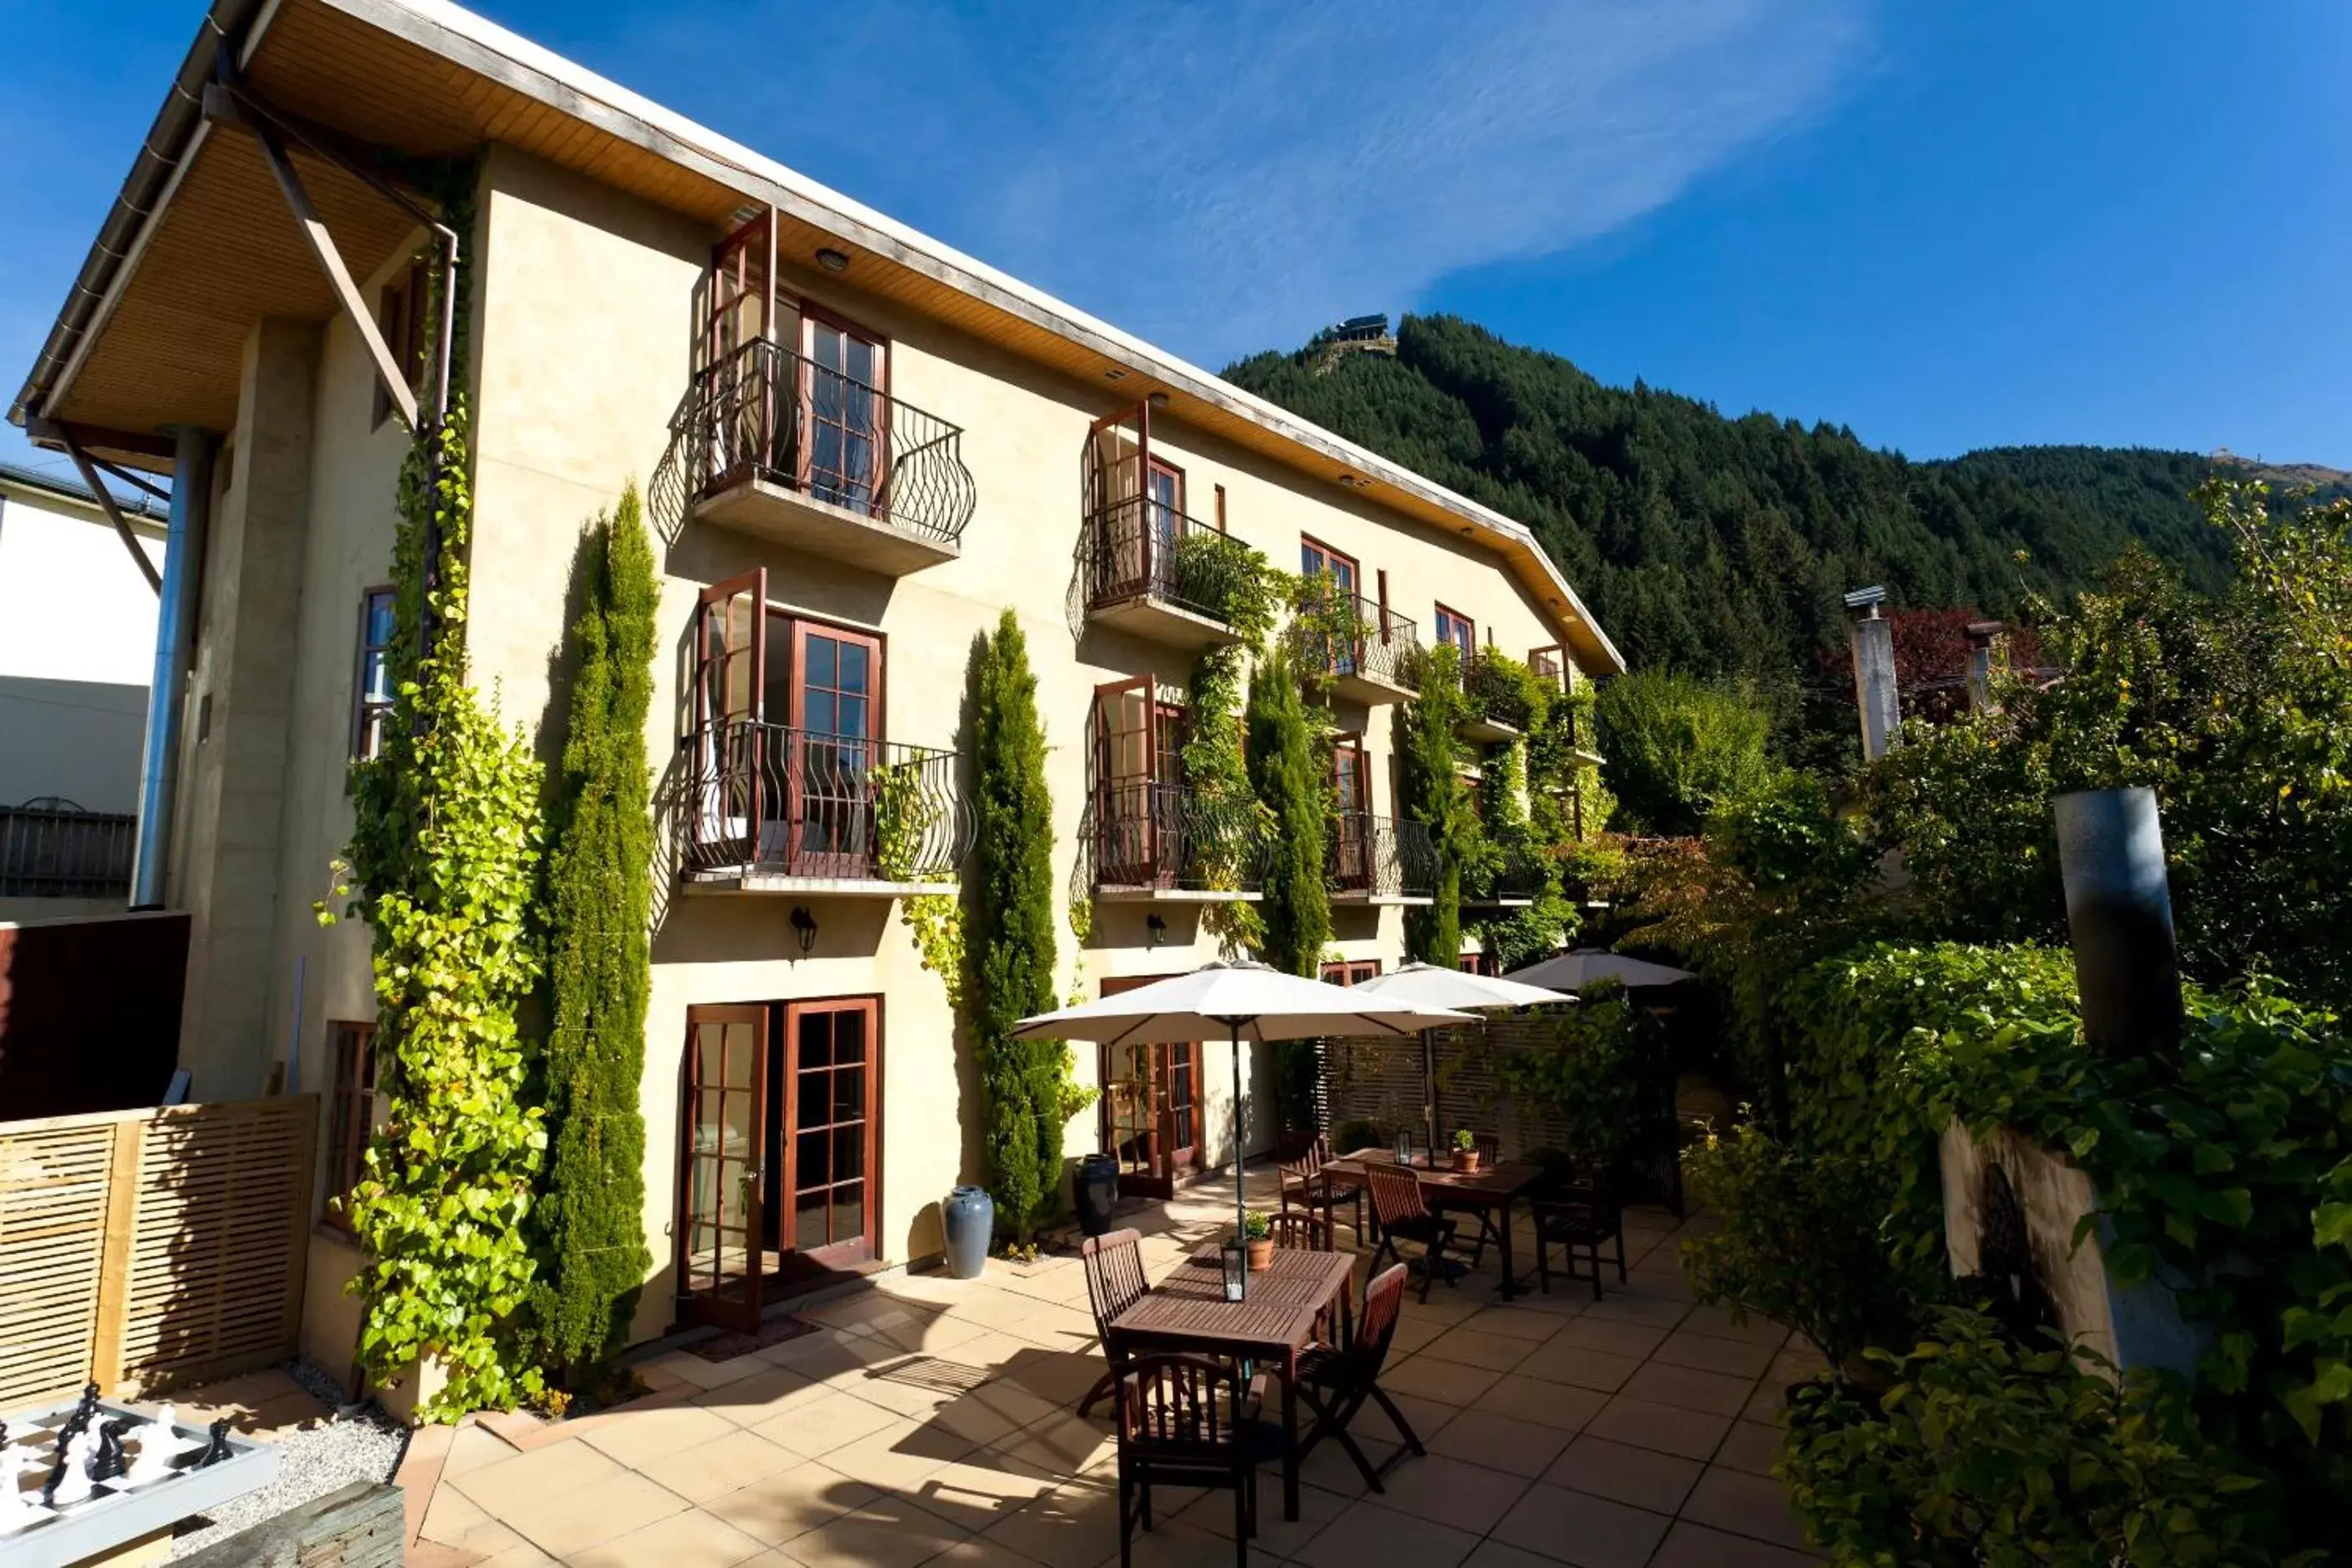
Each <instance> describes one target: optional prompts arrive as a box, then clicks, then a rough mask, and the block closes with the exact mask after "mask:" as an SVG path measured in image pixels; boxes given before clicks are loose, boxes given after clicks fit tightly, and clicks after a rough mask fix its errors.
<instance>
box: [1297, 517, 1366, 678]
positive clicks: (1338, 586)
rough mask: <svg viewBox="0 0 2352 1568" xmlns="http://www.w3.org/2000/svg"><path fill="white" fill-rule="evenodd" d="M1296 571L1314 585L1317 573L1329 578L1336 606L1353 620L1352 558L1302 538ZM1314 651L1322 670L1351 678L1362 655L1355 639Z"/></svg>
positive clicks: (1351, 638)
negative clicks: (1326, 574) (1319, 660)
mask: <svg viewBox="0 0 2352 1568" xmlns="http://www.w3.org/2000/svg"><path fill="white" fill-rule="evenodd" d="M1298 570H1299V574H1301V575H1302V576H1304V577H1305V578H1306V579H1307V581H1308V582H1309V583H1312V582H1314V580H1315V578H1316V575H1317V574H1318V573H1324V572H1328V573H1329V574H1331V590H1332V593H1333V595H1335V596H1336V597H1337V598H1338V600H1339V605H1340V606H1341V608H1342V609H1343V610H1344V611H1345V612H1346V614H1348V615H1349V616H1353V614H1354V611H1355V605H1356V592H1357V590H1356V579H1357V576H1358V570H1357V566H1356V563H1355V561H1354V559H1353V558H1352V557H1350V556H1346V555H1342V554H1340V553H1339V552H1338V551H1336V550H1334V549H1332V548H1331V547H1330V546H1329V545H1328V544H1324V543H1322V542H1319V541H1317V540H1314V539H1309V538H1306V537H1304V536H1302V537H1301V538H1300V540H1299V542H1298ZM1316 651H1317V653H1318V656H1319V657H1320V658H1321V659H1322V661H1323V667H1324V668H1326V669H1328V670H1329V671H1330V672H1331V673H1332V674H1334V675H1351V674H1353V673H1354V672H1355V668H1356V665H1357V662H1358V660H1359V659H1360V658H1362V654H1363V650H1362V649H1361V648H1360V647H1357V646H1356V638H1354V637H1349V638H1348V639H1347V640H1346V641H1344V642H1342V643H1340V644H1339V645H1338V646H1336V647H1323V648H1318V649H1317V650H1316Z"/></svg>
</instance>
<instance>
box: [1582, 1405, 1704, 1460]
mask: <svg viewBox="0 0 2352 1568" xmlns="http://www.w3.org/2000/svg"><path fill="white" fill-rule="evenodd" d="M1584 1429H1585V1431H1586V1432H1588V1433H1590V1434H1591V1436H1595V1437H1606V1438H1608V1439H1609V1440H1610V1441H1611V1442H1612V1443H1630V1444H1632V1445H1633V1447H1636V1448H1654V1449H1656V1450H1657V1451H1658V1452H1659V1453H1662V1454H1679V1455H1681V1456H1682V1457H1683V1458H1685V1459H1705V1458H1708V1457H1709V1456H1710V1455H1712V1454H1713V1453H1714V1452H1715V1447H1716V1445H1717V1444H1718V1443H1720V1442H1722V1441H1723V1435H1724V1434H1725V1433H1726V1432H1727V1431H1729V1430H1730V1429H1731V1417H1730V1416H1728V1415H1708V1414H1707V1413H1706V1412H1705V1411H1703V1410H1678V1409H1676V1408H1675V1406H1673V1405H1653V1404H1652V1403H1650V1402H1649V1401H1648V1400H1646V1399H1630V1398H1627V1397H1626V1396H1625V1395H1623V1394H1619V1395H1618V1396H1617V1397H1616V1398H1614V1399H1612V1400H1611V1401H1610V1402H1609V1403H1608V1404H1606V1405H1602V1406H1601V1414H1600V1415H1595V1416H1594V1417H1593V1418H1592V1420H1591V1423H1590V1424H1588V1425H1587V1426H1586V1427H1585V1428H1584Z"/></svg>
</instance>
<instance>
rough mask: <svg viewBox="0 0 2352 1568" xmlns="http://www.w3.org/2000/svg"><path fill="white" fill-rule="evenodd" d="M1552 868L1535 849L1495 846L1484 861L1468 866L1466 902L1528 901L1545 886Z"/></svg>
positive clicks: (1464, 875) (1464, 886)
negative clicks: (1483, 862)
mask: <svg viewBox="0 0 2352 1568" xmlns="http://www.w3.org/2000/svg"><path fill="white" fill-rule="evenodd" d="M1548 873H1549V867H1548V866H1547V865H1546V864H1545V862H1544V859H1543V857H1542V856H1541V855H1539V854H1537V853H1535V852H1534V851H1532V850H1523V849H1517V848H1513V847H1500V848H1497V849H1496V850H1495V851H1494V852H1493V854H1492V855H1491V857H1490V858H1488V859H1487V861H1486V863H1485V864H1483V865H1474V866H1465V867H1464V868H1463V871H1462V901H1463V902H1464V903H1465V904H1485V905H1495V904H1525V903H1531V902H1533V901H1534V900H1535V898H1536V895H1537V894H1538V893H1540V892H1542V891H1543V889H1544V882H1545V879H1546V878H1547V875H1548Z"/></svg>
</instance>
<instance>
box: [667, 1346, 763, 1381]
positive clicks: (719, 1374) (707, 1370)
mask: <svg viewBox="0 0 2352 1568" xmlns="http://www.w3.org/2000/svg"><path fill="white" fill-rule="evenodd" d="M646 1365H647V1366H652V1367H659V1368H660V1369H661V1370H662V1371H664V1372H666V1373H670V1374H671V1375H673V1376H676V1377H679V1378H683V1379H684V1380H685V1381H687V1382H688V1383H690V1384H694V1386H695V1387H697V1388H717V1387H718V1386H719V1384H724V1383H733V1382H734V1381H735V1380H736V1379H737V1378H739V1377H749V1376H751V1374H752V1373H755V1372H765V1371H767V1369H768V1363H766V1362H764V1361H762V1360H761V1358H760V1357H758V1356H756V1355H739V1356H735V1357H733V1358H731V1359H730V1360H727V1361H706V1360H705V1359H703V1358H702V1357H701V1356H698V1355H696V1354H695V1353H693V1352H691V1351H670V1352H667V1353H665V1354H662V1355H657V1356H655V1357H654V1358H653V1359H652V1360H651V1361H649V1362H647V1363H646Z"/></svg>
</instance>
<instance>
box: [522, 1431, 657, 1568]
mask: <svg viewBox="0 0 2352 1568" xmlns="http://www.w3.org/2000/svg"><path fill="white" fill-rule="evenodd" d="M558 1446H559V1447H561V1446H562V1445H558ZM686 1507H687V1501H686V1500H685V1499H684V1498H682V1497H680V1496H678V1495H677V1493H676V1492H674V1491H671V1490H669V1489H667V1488H666V1487H657V1486H656V1485H654V1483H653V1482H651V1481H649V1480H647V1479H646V1478H645V1477H643V1476H641V1475H638V1474H637V1473H636V1472H635V1471H634V1470H623V1471H621V1472H620V1473H619V1474H618V1475H614V1476H612V1477H609V1478H607V1479H603V1480H599V1481H597V1482H596V1483H595V1485H594V1488H593V1490H590V1491H587V1492H580V1491H569V1492H564V1493H562V1494H559V1495H557V1496H555V1497H551V1498H545V1499H542V1500H539V1501H537V1502H534V1503H530V1504H529V1505H527V1506H525V1507H522V1508H509V1509H501V1510H499V1519H500V1521H502V1522H504V1523H505V1524H506V1525H507V1526H508V1527H509V1528H510V1529H512V1530H513V1531H515V1532H516V1533H517V1534H519V1535H520V1536H522V1537H523V1539H525V1540H526V1541H529V1542H530V1543H531V1544H532V1545H533V1546H536V1547H538V1548H539V1549H540V1550H541V1552H547V1553H549V1554H550V1555H551V1556H555V1557H571V1556H572V1555H574V1554H576V1553H578V1552H585V1551H587V1550H588V1548H590V1547H592V1546H601V1545H603V1544H604V1542H607V1541H611V1540H614V1538H616V1537H619V1536H623V1535H626V1534H628V1533H630V1532H631V1531H636V1530H641V1529H643V1528H644V1527H645V1526H646V1525H648V1524H651V1523H653V1522H654V1521H656V1520H657V1519H667V1518H668V1517H669V1516H670V1515H671V1514H674V1513H680V1512H683V1511H684V1510H685V1509H686Z"/></svg>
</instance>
